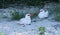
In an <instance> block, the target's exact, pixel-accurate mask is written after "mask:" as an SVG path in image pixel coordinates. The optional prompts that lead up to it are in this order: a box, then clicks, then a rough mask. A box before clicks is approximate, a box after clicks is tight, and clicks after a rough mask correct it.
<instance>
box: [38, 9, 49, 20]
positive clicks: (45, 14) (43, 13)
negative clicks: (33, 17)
mask: <svg viewBox="0 0 60 35" xmlns="http://www.w3.org/2000/svg"><path fill="white" fill-rule="evenodd" d="M38 17H39V18H40V19H41V18H46V17H48V10H44V9H41V10H40V12H39V14H38Z"/></svg>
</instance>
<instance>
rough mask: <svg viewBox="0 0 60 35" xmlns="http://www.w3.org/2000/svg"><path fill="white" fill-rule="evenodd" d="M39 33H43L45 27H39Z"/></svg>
mask: <svg viewBox="0 0 60 35" xmlns="http://www.w3.org/2000/svg"><path fill="white" fill-rule="evenodd" d="M39 32H40V35H44V32H45V27H39Z"/></svg>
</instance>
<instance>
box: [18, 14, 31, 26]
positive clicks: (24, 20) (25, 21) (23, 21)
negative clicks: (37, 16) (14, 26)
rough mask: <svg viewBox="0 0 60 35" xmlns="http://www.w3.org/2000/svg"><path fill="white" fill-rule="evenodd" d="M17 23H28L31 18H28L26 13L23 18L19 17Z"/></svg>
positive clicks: (28, 15)
mask: <svg viewBox="0 0 60 35" xmlns="http://www.w3.org/2000/svg"><path fill="white" fill-rule="evenodd" d="M18 23H19V24H24V25H26V24H30V23H31V18H30V14H26V15H25V17H24V18H22V19H20V20H19V22H18Z"/></svg>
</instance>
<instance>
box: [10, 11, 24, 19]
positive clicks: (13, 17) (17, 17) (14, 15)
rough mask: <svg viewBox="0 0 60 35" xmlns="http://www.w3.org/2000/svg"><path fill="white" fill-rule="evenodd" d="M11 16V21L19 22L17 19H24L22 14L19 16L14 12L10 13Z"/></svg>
mask: <svg viewBox="0 0 60 35" xmlns="http://www.w3.org/2000/svg"><path fill="white" fill-rule="evenodd" d="M11 15H12V19H13V20H19V19H21V18H23V17H24V14H23V13H21V14H20V13H19V12H17V11H16V10H14V11H13V12H11Z"/></svg>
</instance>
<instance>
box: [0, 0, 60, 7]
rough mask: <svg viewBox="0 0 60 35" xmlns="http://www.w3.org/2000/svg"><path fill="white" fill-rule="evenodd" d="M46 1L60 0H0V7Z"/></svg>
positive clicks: (56, 0) (40, 3) (36, 3)
mask: <svg viewBox="0 0 60 35" xmlns="http://www.w3.org/2000/svg"><path fill="white" fill-rule="evenodd" d="M46 1H51V2H59V1H60V0H4V1H3V0H0V8H3V7H4V8H6V7H9V6H11V4H21V3H22V4H26V5H29V6H30V5H32V6H38V5H40V6H41V5H44V4H45V2H46Z"/></svg>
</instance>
